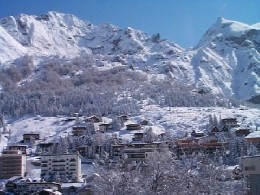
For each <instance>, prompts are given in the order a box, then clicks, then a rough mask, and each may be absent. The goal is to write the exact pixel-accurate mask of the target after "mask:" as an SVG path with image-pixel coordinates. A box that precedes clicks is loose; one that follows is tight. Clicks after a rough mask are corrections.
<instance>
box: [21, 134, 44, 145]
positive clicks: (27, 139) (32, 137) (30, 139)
mask: <svg viewBox="0 0 260 195" xmlns="http://www.w3.org/2000/svg"><path fill="white" fill-rule="evenodd" d="M39 139H40V134H39V133H25V134H23V142H24V143H34V142H35V141H36V140H39Z"/></svg>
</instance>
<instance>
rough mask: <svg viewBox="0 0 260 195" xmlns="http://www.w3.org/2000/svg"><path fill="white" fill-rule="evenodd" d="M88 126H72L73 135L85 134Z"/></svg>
mask: <svg viewBox="0 0 260 195" xmlns="http://www.w3.org/2000/svg"><path fill="white" fill-rule="evenodd" d="M86 130H87V127H86V126H74V127H72V135H73V136H83V135H85V134H86Z"/></svg>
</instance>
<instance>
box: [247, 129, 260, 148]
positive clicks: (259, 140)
mask: <svg viewBox="0 0 260 195" xmlns="http://www.w3.org/2000/svg"><path fill="white" fill-rule="evenodd" d="M245 140H246V141H247V142H248V143H250V144H253V145H255V146H256V147H257V148H258V149H260V131H254V132H252V133H250V134H248V135H247V136H246V137H245Z"/></svg>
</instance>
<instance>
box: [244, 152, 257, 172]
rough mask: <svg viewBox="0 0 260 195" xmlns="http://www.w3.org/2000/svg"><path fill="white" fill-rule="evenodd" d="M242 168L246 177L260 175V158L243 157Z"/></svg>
mask: <svg viewBox="0 0 260 195" xmlns="http://www.w3.org/2000/svg"><path fill="white" fill-rule="evenodd" d="M242 168H243V172H244V174H245V175H252V174H259V175H260V156H248V157H243V158H242Z"/></svg>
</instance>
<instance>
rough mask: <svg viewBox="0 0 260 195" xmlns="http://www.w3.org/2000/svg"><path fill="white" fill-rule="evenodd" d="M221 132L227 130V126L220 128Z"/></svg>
mask: <svg viewBox="0 0 260 195" xmlns="http://www.w3.org/2000/svg"><path fill="white" fill-rule="evenodd" d="M221 132H229V129H228V127H227V126H223V127H222V129H221Z"/></svg>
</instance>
